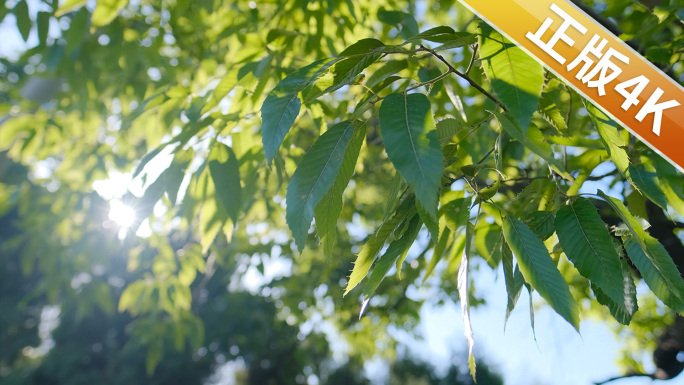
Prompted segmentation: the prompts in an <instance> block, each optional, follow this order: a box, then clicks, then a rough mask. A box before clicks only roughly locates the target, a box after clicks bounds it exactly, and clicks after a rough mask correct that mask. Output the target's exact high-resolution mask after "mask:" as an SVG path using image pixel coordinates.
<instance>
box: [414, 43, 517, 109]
mask: <svg viewBox="0 0 684 385" xmlns="http://www.w3.org/2000/svg"><path fill="white" fill-rule="evenodd" d="M420 48H422V49H424V50H425V51H427V52H430V54H432V56H434V57H436V58H437V59H439V61H441V62H442V63H444V65H446V66H447V68H448V69H449V71H450V72H453V73H455V74H456V75H458V76H459V77H461V78H462V79H464V80H465V81H467V82H468V84H470V85H471V86H472V87H473V88H475V89H476V90H478V91H480V93H482V94H483V95H484V96H486V97H488V98H489V99H490V100H491V101H493V102H494V103H496V105H497V106H499V107H501V109H502V110H504V111H506V112H508V109H507V108H506V106H505V105H504V104H503V103H501V101H499V99H497V98H495V97H494V96H493V95H492V94H490V93H489V92H487V91H486V90H485V89H484V88H482V87H481V86H480V85H479V84H477V83H475V81H474V80H473V79H471V78H470V77H469V76H468V75H466V74H464V73H462V72H461V71H459V70H457V69H456V68H455V67H454V66H453V65H451V63H449V62H448V61H447V60H446V59H445V58H444V57H443V56H442V55H440V54H438V53H437V52H435V50H433V49H430V48H427V47H425V46H424V45H421V46H420Z"/></svg>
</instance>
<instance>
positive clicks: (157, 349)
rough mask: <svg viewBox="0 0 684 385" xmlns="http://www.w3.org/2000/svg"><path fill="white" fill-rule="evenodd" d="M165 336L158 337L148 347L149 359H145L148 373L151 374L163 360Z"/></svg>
mask: <svg viewBox="0 0 684 385" xmlns="http://www.w3.org/2000/svg"><path fill="white" fill-rule="evenodd" d="M162 337H163V336H159V337H156V338H155V339H154V340H153V341H152V342H151V343H150V344H149V345H148V347H147V359H146V361H145V370H146V371H147V375H148V376H151V375H152V374H153V373H154V369H155V368H156V367H157V365H159V362H161V359H162V357H163V356H164V339H163V338H162Z"/></svg>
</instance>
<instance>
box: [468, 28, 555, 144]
mask: <svg viewBox="0 0 684 385" xmlns="http://www.w3.org/2000/svg"><path fill="white" fill-rule="evenodd" d="M480 58H481V59H482V66H483V68H484V71H485V74H486V75H487V77H488V78H489V80H490V82H491V84H492V90H493V91H494V92H495V93H496V94H497V95H498V96H499V98H500V99H501V102H502V103H503V104H504V105H505V106H506V107H507V108H508V110H509V111H510V113H511V115H512V116H513V117H514V118H515V121H516V122H517V123H518V125H519V126H520V127H521V128H522V131H523V132H526V131H527V126H528V125H529V124H530V120H531V119H532V115H533V114H534V111H536V110H537V105H538V104H539V96H540V95H541V91H542V88H543V87H544V70H543V68H542V66H541V64H539V63H537V61H536V60H534V59H533V58H531V57H530V56H528V55H527V54H526V53H525V52H523V50H522V49H520V47H518V46H517V45H515V44H514V43H512V42H510V41H509V40H507V39H506V38H505V37H503V35H501V34H500V33H499V32H497V31H495V30H494V29H493V28H492V27H490V26H489V25H487V24H485V23H482V24H480Z"/></svg>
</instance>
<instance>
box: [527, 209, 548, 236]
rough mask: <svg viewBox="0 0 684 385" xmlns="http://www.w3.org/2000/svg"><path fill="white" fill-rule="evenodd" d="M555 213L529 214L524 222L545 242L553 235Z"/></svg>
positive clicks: (539, 212)
mask: <svg viewBox="0 0 684 385" xmlns="http://www.w3.org/2000/svg"><path fill="white" fill-rule="evenodd" d="M553 219H554V215H553V211H534V212H531V213H529V214H528V215H527V216H526V217H525V219H523V222H524V223H525V224H526V225H527V227H529V228H530V230H532V232H534V233H535V234H537V236H538V237H539V239H541V240H542V241H545V240H547V239H549V237H550V236H552V235H553V233H554V231H555V229H554V227H553Z"/></svg>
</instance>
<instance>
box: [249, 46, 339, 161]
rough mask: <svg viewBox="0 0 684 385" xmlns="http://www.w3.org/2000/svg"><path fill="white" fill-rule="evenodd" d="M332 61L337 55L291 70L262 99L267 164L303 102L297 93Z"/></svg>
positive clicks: (262, 123) (333, 61)
mask: <svg viewBox="0 0 684 385" xmlns="http://www.w3.org/2000/svg"><path fill="white" fill-rule="evenodd" d="M335 61H336V59H322V60H318V61H315V62H313V63H311V64H309V65H308V66H306V67H303V68H301V69H299V70H297V71H295V72H293V73H291V74H290V75H288V76H287V77H285V79H283V80H281V81H280V83H278V85H277V86H276V87H275V88H274V89H273V91H271V93H270V94H268V96H267V97H266V99H265V100H264V104H263V105H262V106H261V136H262V141H263V144H264V155H266V160H268V162H269V164H270V163H271V161H272V160H273V157H274V156H275V155H276V153H277V152H278V148H279V147H280V144H281V143H282V142H283V139H284V138H285V135H287V133H288V132H289V131H290V127H292V124H294V122H295V120H296V119H297V115H299V109H300V108H301V106H302V103H301V100H300V99H299V97H298V96H297V95H298V94H299V92H301V91H302V90H303V89H304V88H306V87H307V86H308V85H310V84H311V83H312V82H314V81H315V80H316V79H317V78H318V76H320V75H321V74H322V73H323V72H324V71H326V70H327V69H328V68H329V67H330V66H331V65H333V64H334V63H335Z"/></svg>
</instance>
